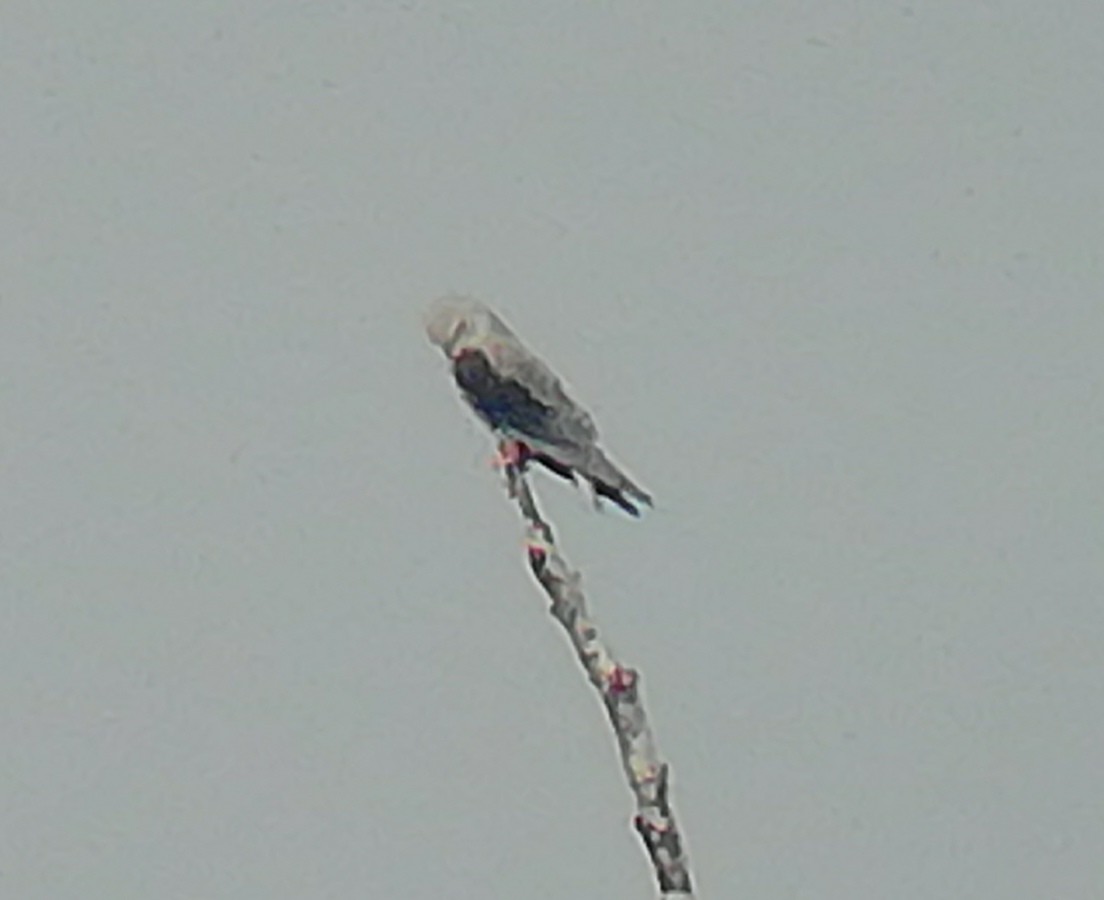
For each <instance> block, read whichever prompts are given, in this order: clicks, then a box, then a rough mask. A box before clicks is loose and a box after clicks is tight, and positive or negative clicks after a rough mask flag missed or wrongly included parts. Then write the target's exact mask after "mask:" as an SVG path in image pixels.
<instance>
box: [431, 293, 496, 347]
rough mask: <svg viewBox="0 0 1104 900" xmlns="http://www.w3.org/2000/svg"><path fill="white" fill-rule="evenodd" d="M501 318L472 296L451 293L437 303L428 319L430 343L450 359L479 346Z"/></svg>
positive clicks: (432, 307)
mask: <svg viewBox="0 0 1104 900" xmlns="http://www.w3.org/2000/svg"><path fill="white" fill-rule="evenodd" d="M496 320H497V317H496V316H495V314H494V313H493V312H491V310H490V309H489V308H488V307H487V306H486V305H485V304H483V303H480V302H479V301H478V300H475V299H473V298H471V297H461V296H458V295H455V294H449V295H447V296H445V297H441V298H439V299H437V300H434V301H433V303H432V304H431V305H430V307H429V310H428V311H427V312H426V316H425V330H426V334H427V335H428V336H429V340H430V341H431V342H432V343H433V344H436V345H437V346H438V347H440V348H441V350H442V352H444V354H445V355H446V356H448V357H450V358H452V357H455V356H456V355H457V354H458V353H459V352H460V351H461V350H463V349H465V348H467V347H472V346H476V345H477V344H478V343H479V341H480V340H481V338H482V337H484V336H486V335H487V334H488V333H489V332H490V331H491V330H493V328H494V323H495V321H496Z"/></svg>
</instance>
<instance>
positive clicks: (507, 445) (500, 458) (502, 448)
mask: <svg viewBox="0 0 1104 900" xmlns="http://www.w3.org/2000/svg"><path fill="white" fill-rule="evenodd" d="M530 455H531V452H530V450H529V448H528V447H527V446H526V445H525V444H523V443H522V442H521V441H502V443H500V444H499V445H498V452H497V453H496V454H495V455H494V456H493V457H492V458H491V465H492V466H494V468H496V469H506V468H510V467H516V468H524V466H525V464H526V463H527V462H528V461H529V457H530Z"/></svg>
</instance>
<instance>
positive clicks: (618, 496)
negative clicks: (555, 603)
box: [425, 296, 652, 516]
mask: <svg viewBox="0 0 1104 900" xmlns="http://www.w3.org/2000/svg"><path fill="white" fill-rule="evenodd" d="M425 326H426V334H427V335H428V336H429V339H430V341H432V342H433V343H434V344H436V345H437V346H438V347H440V348H441V350H442V351H443V352H444V354H445V356H447V357H448V358H449V359H450V360H452V374H453V377H454V378H455V379H456V384H457V386H458V387H459V388H460V391H461V393H462V394H463V396H464V399H465V400H466V401H467V402H468V405H469V406H471V408H472V409H473V410H474V411H475V413H476V415H478V416H479V417H480V418H481V419H482V420H483V421H484V422H485V423H486V424H487V425H488V426H489V427H490V428H491V430H492V431H494V432H495V433H496V434H497V435H499V436H500V437H502V438H504V439H506V440H507V441H509V442H511V445H512V452H513V453H515V454H516V458H515V461H516V462H519V463H521V464H524V463H525V462H526V461H528V460H534V461H536V462H539V463H540V464H541V465H543V466H545V467H546V468H548V469H549V470H551V471H552V472H555V473H556V474H557V475H559V476H560V477H561V478H565V479H568V480H571V481H573V480H574V479H575V474H576V473H578V474H579V475H580V476H581V477H583V478H585V479H586V480H587V481H589V482H590V484H591V486H592V487H593V489H594V492H595V494H596V495H597V496H601V497H606V498H607V499H609V500H612V501H613V502H614V503H616V504H617V505H618V506H620V507H621V508H622V509H623V510H625V512H627V513H629V514H630V515H633V516H638V515H640V511H639V509H638V508H637V504H646V505H648V506H651V504H652V498H651V497H650V496H648V494H647V493H645V492H644V490H642V489H641V488H640V487H639V486H637V485H636V484H634V483H633V481H632V480H631V479H630V478H629V477H628V476H627V475H626V474H625V473H624V472H622V471H621V470H620V469H619V468H617V466H615V465H614V464H613V463H612V462H611V461H610V460H609V458H608V457H607V456H606V455H605V453H603V452H602V449H601V448H600V447H599V446H598V430H597V428H595V425H594V420H593V419H592V418H591V417H590V415H589V413H587V411H586V410H584V409H583V408H582V407H580V406H579V405H578V404H577V403H576V402H575V401H574V400H572V399H571V398H570V397H569V396H567V393H566V392H565V391H564V387H563V385H562V384H561V383H560V380H559V379H558V378H557V377H556V376H555V375H554V374H553V373H552V370H551V369H549V368H548V366H546V365H545V364H544V362H543V361H541V360H540V359H539V358H538V357H536V356H535V355H534V354H533V353H532V352H531V351H530V350H529V349H528V348H527V347H526V346H525V345H524V344H522V342H521V341H520V340H519V339H518V337H517V335H516V334H514V332H513V331H511V330H510V327H509V326H508V325H507V324H506V323H505V322H503V321H502V319H500V318H499V317H498V316H497V315H496V314H495V313H494V312H493V311H492V310H491V309H490V308H489V307H487V306H486V305H485V304H483V303H480V302H479V301H478V300H473V299H470V298H467V297H457V296H447V297H442V298H441V299H439V300H437V301H435V302H434V303H433V305H432V306H431V307H430V309H429V312H428V313H427V315H426V319H425Z"/></svg>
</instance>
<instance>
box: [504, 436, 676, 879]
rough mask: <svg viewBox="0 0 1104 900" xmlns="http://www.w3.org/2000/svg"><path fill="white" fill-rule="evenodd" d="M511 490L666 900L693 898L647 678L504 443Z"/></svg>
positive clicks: (532, 561)
mask: <svg viewBox="0 0 1104 900" xmlns="http://www.w3.org/2000/svg"><path fill="white" fill-rule="evenodd" d="M499 449H500V454H501V457H502V459H503V460H505V461H506V462H505V465H504V471H505V475H506V486H507V490H508V491H509V494H510V497H511V499H513V500H515V501H516V502H517V504H518V508H519V509H520V511H521V515H522V517H523V518H524V519H525V523H526V545H527V547H528V553H529V567H530V569H532V571H533V575H534V577H535V578H536V579H537V581H538V582H539V583H540V585H541V587H542V588H544V591H545V593H546V594H547V595H548V598H549V600H550V601H551V613H552V615H553V617H555V619H556V621H557V622H559V623H560V624H561V625H562V626H563V628H564V631H566V632H567V635H568V638H569V639H570V640H571V644H572V646H573V647H574V648H575V653H576V654H577V655H578V657H579V662H580V663H582V666H583V668H584V669H585V670H586V674H587V677H588V678H589V679H590V683H591V684H592V685H594V688H595V690H597V691H598V693H599V694H600V695H601V697H602V702H603V704H604V705H605V707H606V713H607V714H608V716H609V721H610V725H612V726H613V731H614V735H615V736H616V738H617V747H618V750H619V751H620V754H621V765H622V767H623V768H624V771H625V776H626V778H627V779H628V782H629V788H630V789H631V790H632V793H633V796H634V797H635V798H636V815H635V816H634V817H633V827H634V828H635V829H636V831H637V833H638V834H639V835H640V839H641V841H643V843H644V849H645V851H646V852H647V854H648V857H649V858H650V859H651V862H652V866H653V868H654V870H655V875H656V881H657V882H658V884H659V889H660V891H661V892H662V894H663V896H664V897H680V898H682V900H686V898H688V897H689V896H690V895H691V893H692V887H691V880H690V865H689V861H688V860H687V857H686V852H685V850H684V848H683V841H682V836H681V834H680V832H679V829H678V825H677V824H676V822H675V815H674V813H673V812H672V810H671V806H670V803H669V801H668V797H667V791H668V786H669V784H668V773H669V770H668V767H667V764H666V763H664V762H661V761H660V758H659V751H658V750H657V748H656V742H655V738H654V736H653V735H652V729H651V727H650V726H649V724H648V716H647V713H646V711H645V709H644V702H643V700H642V699H641V697H640V680H641V679H640V673H639V672H638V671H637V670H636V669H634V668H631V667H629V666H626V665H624V664H623V663H621V662H619V661H618V660H617V659H616V657H615V656H614V655H613V651H612V650H611V649H610V647H609V646H608V645H607V644H606V642H605V641H604V640H603V639H602V637H601V635H600V634H599V631H598V626H597V625H596V624H595V623H594V621H593V620H592V619H591V618H590V615H589V613H588V612H587V605H586V597H585V596H584V594H583V590H582V585H581V582H582V576H581V575H580V574H579V573H578V572H577V571H575V570H574V569H572V568H571V566H570V565H568V563H567V560H566V559H564V557H563V555H562V554H561V553H560V551H559V549H558V548H557V546H556V543H555V538H554V537H553V534H552V527H551V525H549V524H548V522H547V521H546V520H545V519H544V518H543V517H542V516H541V514H540V510H539V509H538V507H537V503H536V499H535V498H534V496H533V491H532V489H531V487H530V486H529V482H528V480H527V479H526V477H525V459H524V458H521V459H520V460H519V459H517V458H516V456H512V455H511V454H510V453H509V452H508V448H507V447H506V446H505V445H503V446H500V448H499Z"/></svg>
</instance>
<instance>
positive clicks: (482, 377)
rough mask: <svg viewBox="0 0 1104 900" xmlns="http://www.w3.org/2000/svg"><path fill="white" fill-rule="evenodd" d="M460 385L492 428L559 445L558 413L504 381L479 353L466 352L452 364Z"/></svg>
mask: <svg viewBox="0 0 1104 900" xmlns="http://www.w3.org/2000/svg"><path fill="white" fill-rule="evenodd" d="M452 374H453V377H454V378H455V379H456V384H457V385H458V386H459V387H460V390H462V391H463V392H464V395H465V396H466V397H467V399H468V402H469V403H471V405H472V407H473V408H474V409H475V411H476V412H477V413H479V415H480V416H482V417H483V419H484V420H485V421H486V422H487V423H488V424H489V425H490V426H491V427H492V428H506V429H509V430H511V431H515V432H518V433H520V434H527V435H530V436H532V437H536V438H541V439H542V440H547V441H549V442H552V443H555V442H556V441H557V438H556V435H555V432H554V431H553V429H552V427H551V426H552V421H553V419H554V418H555V411H554V410H553V409H552V408H551V407H549V406H545V404H543V403H541V402H540V401H539V400H537V399H536V398H535V397H534V396H533V395H532V394H531V393H529V390H528V389H527V388H526V387H525V385H523V384H520V383H519V382H517V381H514V380H513V379H510V378H503V377H502V376H501V375H499V373H498V372H496V371H495V370H494V367H493V366H491V364H490V362H489V361H488V359H487V357H486V355H484V354H483V353H482V352H480V351H479V350H465V351H464V352H463V353H461V354H460V355H459V356H457V357H456V359H454V360H453V362H452Z"/></svg>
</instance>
